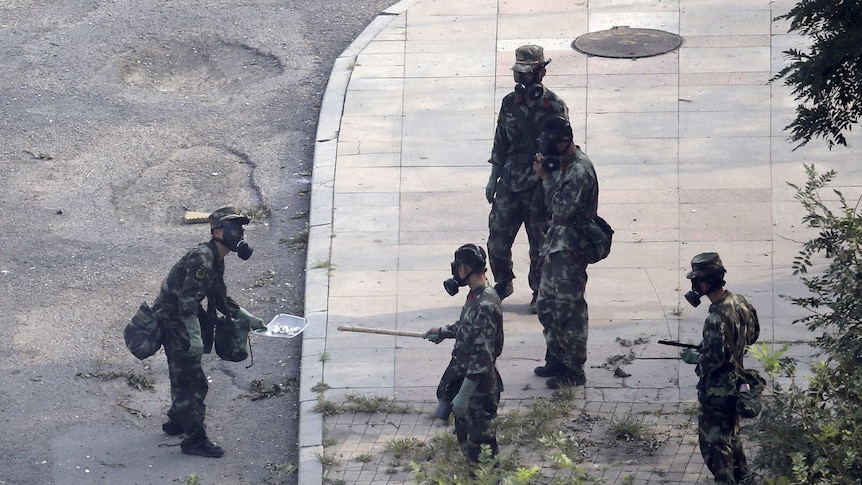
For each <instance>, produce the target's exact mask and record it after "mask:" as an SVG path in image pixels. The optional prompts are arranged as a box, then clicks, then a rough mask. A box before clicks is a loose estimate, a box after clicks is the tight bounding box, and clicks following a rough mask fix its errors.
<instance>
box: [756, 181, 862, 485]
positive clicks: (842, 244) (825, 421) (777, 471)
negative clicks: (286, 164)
mask: <svg viewBox="0 0 862 485" xmlns="http://www.w3.org/2000/svg"><path fill="white" fill-rule="evenodd" d="M805 170H806V172H807V175H808V182H807V183H806V184H805V185H804V186H802V187H799V186H796V185H793V184H791V186H792V187H793V188H794V189H795V190H796V196H795V197H796V199H797V200H799V201H800V202H801V203H802V205H803V207H804V208H805V211H806V214H805V216H804V217H803V222H804V223H805V225H806V226H807V227H809V228H811V229H814V230H816V231H817V235H816V236H815V237H814V238H812V239H811V240H809V241H808V242H806V243H804V244H803V248H802V250H801V251H800V252H799V255H798V256H797V257H796V258H795V259H794V262H793V273H794V274H795V275H800V277H801V279H802V282H803V283H804V284H805V286H806V287H807V288H808V290H809V291H810V295H809V296H806V297H788V298H789V299H790V300H791V301H792V302H793V304H794V305H797V306H799V307H801V308H803V309H805V310H806V311H808V312H809V313H808V315H807V316H806V317H804V318H801V319H799V320H797V321H796V322H794V323H801V324H804V325H805V326H806V327H807V328H808V329H809V330H810V331H812V332H819V333H820V335H819V336H817V338H816V340H815V341H814V344H813V345H814V346H815V347H816V348H817V349H818V350H819V351H820V356H821V357H822V358H823V359H824V360H823V362H822V363H820V364H817V365H815V366H814V367H813V369H812V376H811V377H810V379H809V381H808V382H807V387H803V386H800V385H799V384H798V383H797V379H796V376H795V370H796V367H795V365H794V364H793V363H792V361H790V360H789V359H784V358H775V356H770V355H767V353H766V352H763V351H764V350H765V349H762V348H761V349H759V352H758V353H757V354H758V355H759V356H762V357H764V358H765V361H768V362H771V363H772V365H771V367H772V370H770V369H769V368H768V369H767V370H768V371H770V374H771V375H772V377H773V378H775V377H777V376H778V375H782V376H784V377H788V378H789V379H790V384H789V385H788V386H787V388H786V389H785V388H784V387H783V386H781V385H780V383H777V382H776V384H775V389H774V392H773V395H772V396H771V397H770V398H769V399H767V400H766V401H765V402H764V408H763V411H762V414H761V416H760V418H759V421H758V422H757V426H758V428H759V431H760V432H759V433H755V434H754V435H753V436H752V438H753V441H754V442H755V443H756V444H757V445H758V446H759V452H758V456H757V457H756V458H755V460H754V465H755V466H756V467H757V468H758V469H759V470H760V471H761V472H762V473H763V474H764V483H767V484H785V483H788V484H789V483H800V484H822V485H832V484H836V485H837V484H842V485H843V484H848V485H849V484H859V483H862V429H860V427H859V424H860V423H862V406H860V404H862V403H860V386H859V382H860V381H862V366H860V364H862V261H860V241H862V215H860V213H859V201H857V202H856V203H855V204H854V205H852V206H851V205H850V204H848V202H847V200H846V199H845V197H844V195H843V194H842V193H841V192H840V191H838V190H833V193H834V194H835V196H836V197H835V199H836V200H834V201H830V202H829V203H828V204H827V203H826V202H824V199H823V198H822V197H821V196H820V191H821V190H822V189H824V188H825V187H826V186H827V185H828V184H829V183H830V182H831V181H832V180H833V179H834V178H835V172H834V171H829V172H826V173H824V174H819V173H818V172H817V171H816V170H815V169H814V166H813V165H812V166H806V167H805ZM830 205H831V206H834V207H835V209H834V210H833V209H832V208H830ZM815 269H816V270H817V271H818V273H816V274H815V273H812V271H814V270H815ZM761 354H762V355H761ZM779 357H780V356H779Z"/></svg>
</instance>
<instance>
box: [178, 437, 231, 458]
mask: <svg viewBox="0 0 862 485" xmlns="http://www.w3.org/2000/svg"><path fill="white" fill-rule="evenodd" d="M187 441H188V442H187ZM180 449H181V450H182V452H183V453H185V454H186V455H198V456H205V457H207V458H221V457H222V455H224V449H222V447H221V446H218V445H217V444H215V443H213V442H212V441H210V440H209V439H207V438H199V439H196V440H194V441H189V440H188V439H186V440H183V442H182V443H181V444H180Z"/></svg>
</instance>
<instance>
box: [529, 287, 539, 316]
mask: <svg viewBox="0 0 862 485" xmlns="http://www.w3.org/2000/svg"><path fill="white" fill-rule="evenodd" d="M538 297H539V293H538V292H535V291H534V292H533V299H532V300H530V313H532V314H533V315H535V314H537V313H539V309H538V308H536V298H538Z"/></svg>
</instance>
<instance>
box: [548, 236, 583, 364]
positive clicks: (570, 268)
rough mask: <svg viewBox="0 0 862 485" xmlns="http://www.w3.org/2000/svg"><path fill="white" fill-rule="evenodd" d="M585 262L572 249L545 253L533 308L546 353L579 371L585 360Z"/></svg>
mask: <svg viewBox="0 0 862 485" xmlns="http://www.w3.org/2000/svg"><path fill="white" fill-rule="evenodd" d="M586 287H587V263H586V262H585V261H582V260H581V259H580V258H578V257H576V256H575V253H574V252H573V251H557V252H555V253H551V254H549V255H547V256H545V262H544V265H543V266H542V283H541V285H540V287H539V297H538V299H537V300H536V310H537V311H538V314H539V322H541V323H542V327H544V334H545V344H546V345H547V346H548V353H549V354H550V355H551V356H553V357H555V358H556V359H557V360H559V361H560V362H562V363H563V364H564V365H565V366H566V367H567V368H568V369H569V370H571V371H572V372H574V373H576V374H582V373H583V370H584V362H586V361H587V332H588V327H589V318H590V316H589V311H588V309H587V302H586V300H584V291H585V290H586Z"/></svg>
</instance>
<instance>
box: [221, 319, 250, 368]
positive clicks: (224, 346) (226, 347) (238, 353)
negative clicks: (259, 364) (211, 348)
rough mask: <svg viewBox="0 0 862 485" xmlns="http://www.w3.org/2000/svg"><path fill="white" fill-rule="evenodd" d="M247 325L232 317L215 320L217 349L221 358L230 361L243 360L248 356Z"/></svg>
mask: <svg viewBox="0 0 862 485" xmlns="http://www.w3.org/2000/svg"><path fill="white" fill-rule="evenodd" d="M250 330H251V329H250V328H248V326H247V325H244V324H241V323H240V322H239V321H237V320H234V319H232V318H230V317H226V318H217V319H216V321H215V351H216V354H218V356H219V358H220V359H222V360H227V361H230V362H242V361H244V360H245V359H247V358H248V332H249V331H250Z"/></svg>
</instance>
